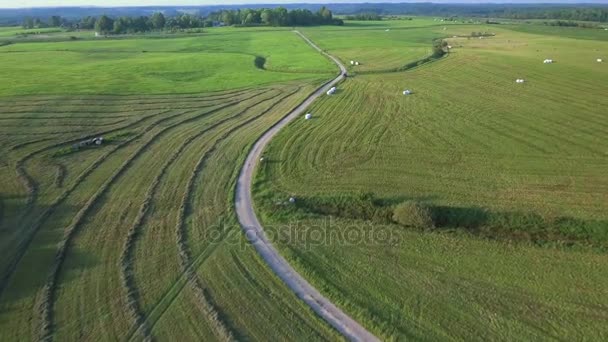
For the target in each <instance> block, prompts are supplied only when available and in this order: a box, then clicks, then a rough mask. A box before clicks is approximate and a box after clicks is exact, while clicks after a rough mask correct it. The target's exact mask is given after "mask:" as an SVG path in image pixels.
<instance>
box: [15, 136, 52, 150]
mask: <svg viewBox="0 0 608 342" xmlns="http://www.w3.org/2000/svg"><path fill="white" fill-rule="evenodd" d="M51 139H52V138H42V139H34V140H30V141H25V142H22V143H19V144H15V145H13V146H11V147H9V150H10V151H16V150H19V149H22V148H24V147H27V146H29V145H33V144H37V143H41V142H45V141H49V140H51Z"/></svg>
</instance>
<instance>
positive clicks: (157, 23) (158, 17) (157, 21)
mask: <svg viewBox="0 0 608 342" xmlns="http://www.w3.org/2000/svg"><path fill="white" fill-rule="evenodd" d="M150 21H151V22H152V27H153V28H154V29H155V30H162V29H163V28H164V27H165V23H166V20H165V16H164V15H163V14H162V13H161V12H156V13H154V14H153V15H152V19H150Z"/></svg>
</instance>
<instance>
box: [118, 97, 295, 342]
mask: <svg viewBox="0 0 608 342" xmlns="http://www.w3.org/2000/svg"><path fill="white" fill-rule="evenodd" d="M300 89H301V87H297V89H296V91H294V92H293V93H290V94H289V95H287V96H285V97H283V98H282V99H281V100H279V102H277V103H275V104H273V105H272V106H271V107H270V108H268V109H266V110H265V111H263V112H262V113H260V114H258V115H257V116H255V117H252V118H250V119H248V120H246V121H245V122H243V123H241V124H239V125H237V126H235V127H233V128H232V129H231V130H230V131H228V132H226V133H224V134H223V135H222V136H221V137H219V138H218V140H217V141H216V142H215V143H214V144H213V146H212V147H211V148H210V149H209V150H208V151H207V152H206V153H205V155H208V156H205V155H204V156H203V157H202V158H201V159H203V158H204V159H205V160H203V161H202V162H201V160H199V162H197V166H199V167H200V166H202V164H201V163H204V161H206V160H207V159H208V157H209V156H210V154H209V153H210V152H213V151H215V149H216V147H217V145H218V144H219V143H220V142H221V141H223V140H225V139H226V138H228V137H229V136H230V134H232V133H234V132H235V131H236V130H237V129H239V128H242V127H243V126H244V125H247V124H249V123H251V122H253V121H254V120H256V119H258V118H260V117H261V116H263V115H265V114H267V113H268V112H270V111H271V110H272V109H273V108H274V107H275V106H276V105H277V104H279V103H280V102H282V101H283V100H284V99H286V98H287V97H289V96H292V95H293V94H295V93H297V92H298V91H299V90H300ZM199 164H200V165H199ZM192 179H194V178H192ZM189 182H190V180H189ZM186 195H187V193H184V197H185V196H186ZM183 206H184V204H182V207H180V210H181V209H183ZM178 218H183V217H182V212H180V215H179V216H178ZM176 229H179V230H181V229H182V227H177V228H176ZM177 234H180V235H179V236H181V237H182V238H183V236H184V235H181V233H177ZM226 236H227V234H226V235H224V236H223V237H222V240H223V239H224V238H226ZM219 242H221V241H218V243H217V244H215V245H213V247H212V248H205V249H203V250H202V251H201V252H200V253H199V254H198V256H197V257H196V258H194V260H192V262H191V263H189V264H187V265H186V266H187V269H186V270H185V271H184V272H182V274H181V276H180V277H179V278H178V279H177V280H176V281H175V283H174V284H173V286H172V287H171V289H169V290H168V291H167V292H166V293H165V295H164V296H163V298H161V299H160V300H159V301H158V302H157V304H156V305H155V306H154V307H153V308H152V310H150V312H151V314H148V317H150V316H151V315H152V314H153V313H154V312H157V311H160V314H159V315H157V317H156V318H155V319H154V322H153V323H152V324H151V325H150V328H153V327H154V325H156V323H157V322H158V321H159V320H160V318H161V317H162V315H164V313H165V312H166V311H167V309H168V308H169V307H170V305H171V304H172V303H173V301H174V300H175V298H177V295H178V294H179V293H180V292H181V290H182V289H183V288H184V286H185V285H186V283H187V282H190V278H189V277H190V275H191V274H192V273H191V272H194V270H196V269H197V268H198V267H199V266H200V265H201V264H202V263H203V262H204V261H205V260H206V259H207V258H208V257H209V256H210V255H211V254H212V253H213V252H214V251H215V248H217V246H218V245H219ZM180 256H181V254H180ZM182 262H183V260H182ZM194 276H196V275H194ZM194 285H197V284H194ZM200 285H202V284H200ZM194 290H195V293H196V288H194ZM132 339H133V338H132V337H131V338H129V340H132Z"/></svg>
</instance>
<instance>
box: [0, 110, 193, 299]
mask: <svg viewBox="0 0 608 342" xmlns="http://www.w3.org/2000/svg"><path fill="white" fill-rule="evenodd" d="M185 113H187V112H179V113H177V114H174V115H170V116H167V117H163V118H161V119H159V120H157V121H156V122H154V123H152V124H151V125H149V126H148V128H151V127H154V126H156V125H158V124H160V123H162V122H164V121H166V120H167V119H168V118H174V117H177V116H179V115H183V114H185ZM161 114H162V113H160V114H155V115H161ZM144 133H145V130H144V131H143V132H142V133H140V134H138V135H135V136H133V137H131V138H130V139H128V140H125V141H124V142H121V143H120V144H118V145H117V146H116V147H114V148H113V149H111V150H109V151H108V152H107V153H105V154H103V155H102V156H101V157H100V158H98V159H97V160H96V161H95V162H94V163H93V164H92V165H91V166H89V167H88V168H87V169H86V170H85V171H84V172H83V173H82V174H80V175H79V176H78V177H77V178H76V180H75V182H74V183H73V184H72V186H70V187H69V188H68V189H66V190H65V191H63V192H62V193H61V194H60V195H59V196H58V197H57V198H56V199H55V200H54V201H53V202H52V203H51V205H50V206H49V207H48V208H46V210H45V211H43V213H42V214H41V215H40V216H39V217H38V218H36V219H35V221H34V222H33V223H32V224H31V228H30V229H29V230H28V231H27V232H26V233H24V234H26V237H25V238H23V239H22V240H21V241H20V242H19V243H18V246H17V247H16V254H15V255H14V256H13V257H10V256H9V257H8V258H9V260H11V261H9V263H8V266H7V267H6V269H5V271H4V272H2V276H1V278H0V294H1V293H3V292H4V289H5V287H6V286H7V285H8V279H9V277H10V276H11V275H12V274H13V272H14V271H15V269H16V267H17V265H18V264H19V261H20V260H21V258H22V257H23V255H24V254H25V252H26V251H27V250H28V248H29V246H30V244H31V242H32V241H33V239H34V237H35V236H36V234H37V233H38V231H39V229H40V228H41V227H42V224H43V223H44V221H45V220H46V219H47V218H48V217H49V216H50V215H51V214H52V213H53V212H54V211H55V209H56V208H57V207H58V206H59V204H61V203H62V202H63V201H64V200H65V198H67V196H68V195H70V194H71V193H72V192H73V191H74V189H76V187H77V186H78V185H80V183H81V182H82V181H84V179H86V177H87V176H89V175H90V174H91V173H92V172H93V171H94V170H95V169H97V168H98V167H99V165H101V164H102V163H103V162H104V161H105V160H106V159H107V158H108V157H109V156H111V155H112V154H113V153H114V152H116V151H117V150H119V149H121V148H123V147H125V146H127V145H128V144H129V143H131V142H132V141H135V140H136V139H138V138H140V137H141V136H143V134H144ZM71 142H73V141H70V142H68V143H71ZM64 144H65V142H61V143H57V144H54V145H51V146H46V147H44V148H43V149H40V150H36V151H32V152H31V153H29V154H27V155H26V156H24V157H23V158H22V159H21V160H20V161H19V162H18V164H17V170H18V171H17V172H18V174H19V176H20V179H21V180H22V182H23V183H24V184H26V186H27V187H28V189H36V190H32V191H31V192H30V190H28V201H27V203H26V206H25V209H24V213H23V214H22V220H23V219H24V218H25V217H26V216H27V215H29V213H30V211H31V210H32V207H33V204H34V202H35V200H36V197H37V188H38V185H37V182H35V181H34V179H33V178H32V177H31V176H30V175H29V174H28V173H27V171H26V170H25V168H24V165H25V162H27V160H29V159H31V158H32V157H33V156H35V155H37V154H39V153H42V152H45V151H48V150H49V149H52V148H56V147H58V146H63V145H64ZM26 181H27V182H26ZM30 187H31V188H30Z"/></svg>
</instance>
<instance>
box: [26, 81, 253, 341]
mask: <svg viewBox="0 0 608 342" xmlns="http://www.w3.org/2000/svg"><path fill="white" fill-rule="evenodd" d="M258 95H259V93H256V94H254V95H253V96H251V97H248V98H246V99H241V100H240V101H234V102H230V103H228V104H225V105H222V106H220V107H217V108H214V109H212V110H211V111H209V112H204V113H200V114H198V115H195V116H193V117H190V118H187V119H185V120H182V121H179V122H176V123H173V124H171V125H169V126H166V127H164V128H162V129H161V130H160V131H159V132H157V133H155V134H154V135H153V136H152V137H151V138H150V139H149V140H148V141H147V142H146V143H144V144H143V145H142V146H140V147H139V148H138V149H137V150H136V151H135V152H134V153H133V154H132V155H131V157H129V158H128V159H127V160H125V161H124V162H123V163H122V164H121V166H120V167H118V169H117V170H116V171H115V172H114V173H113V174H112V176H110V178H109V179H108V180H106V181H105V182H104V183H103V184H102V185H101V186H100V187H99V189H98V190H97V192H95V194H94V195H93V196H92V197H91V198H90V199H89V200H88V201H87V203H86V204H85V206H84V207H83V208H82V209H81V210H80V211H79V212H78V213H77V214H76V216H75V217H74V219H73V220H72V223H71V224H70V225H69V226H68V227H66V229H65V233H64V238H63V240H62V241H61V242H60V243H59V247H58V250H57V253H56V256H55V259H54V262H53V265H52V266H51V272H50V274H49V276H48V279H47V282H46V284H45V285H44V287H43V289H42V293H41V294H40V295H39V299H38V302H39V304H38V308H37V311H38V316H39V317H40V318H41V319H40V326H39V328H38V330H39V332H38V335H39V340H41V341H51V340H52V339H53V332H54V331H53V328H54V327H53V316H52V310H53V304H54V301H55V291H56V287H57V280H58V278H59V273H60V271H61V266H62V265H63V262H64V261H65V257H66V255H67V250H68V248H69V245H70V243H71V241H72V240H73V238H74V236H75V234H76V233H77V232H78V230H79V228H80V227H81V226H82V224H83V222H84V220H85V218H86V217H87V215H88V214H89V212H90V211H91V209H92V208H94V207H95V205H96V204H98V203H99V201H100V199H101V198H102V197H103V195H104V194H105V193H106V192H107V190H108V189H109V188H110V186H111V185H112V184H114V183H115V182H116V180H118V179H119V178H120V177H121V176H122V175H123V174H124V173H125V171H126V170H127V169H128V168H129V167H130V166H131V164H132V163H133V161H135V160H136V159H137V158H138V157H140V156H141V155H142V154H143V153H144V152H145V151H146V150H147V148H148V147H149V146H150V145H152V144H153V143H154V142H155V141H156V140H157V139H158V138H159V137H160V136H161V135H163V134H165V133H166V132H168V131H169V130H171V129H173V128H175V127H178V126H180V125H183V124H186V123H189V122H192V121H195V120H198V119H200V118H202V117H205V116H208V115H211V114H213V113H217V112H219V111H221V110H224V109H226V108H229V107H232V106H234V105H235V104H238V103H239V102H241V101H247V100H249V99H252V98H254V97H256V96H258Z"/></svg>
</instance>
